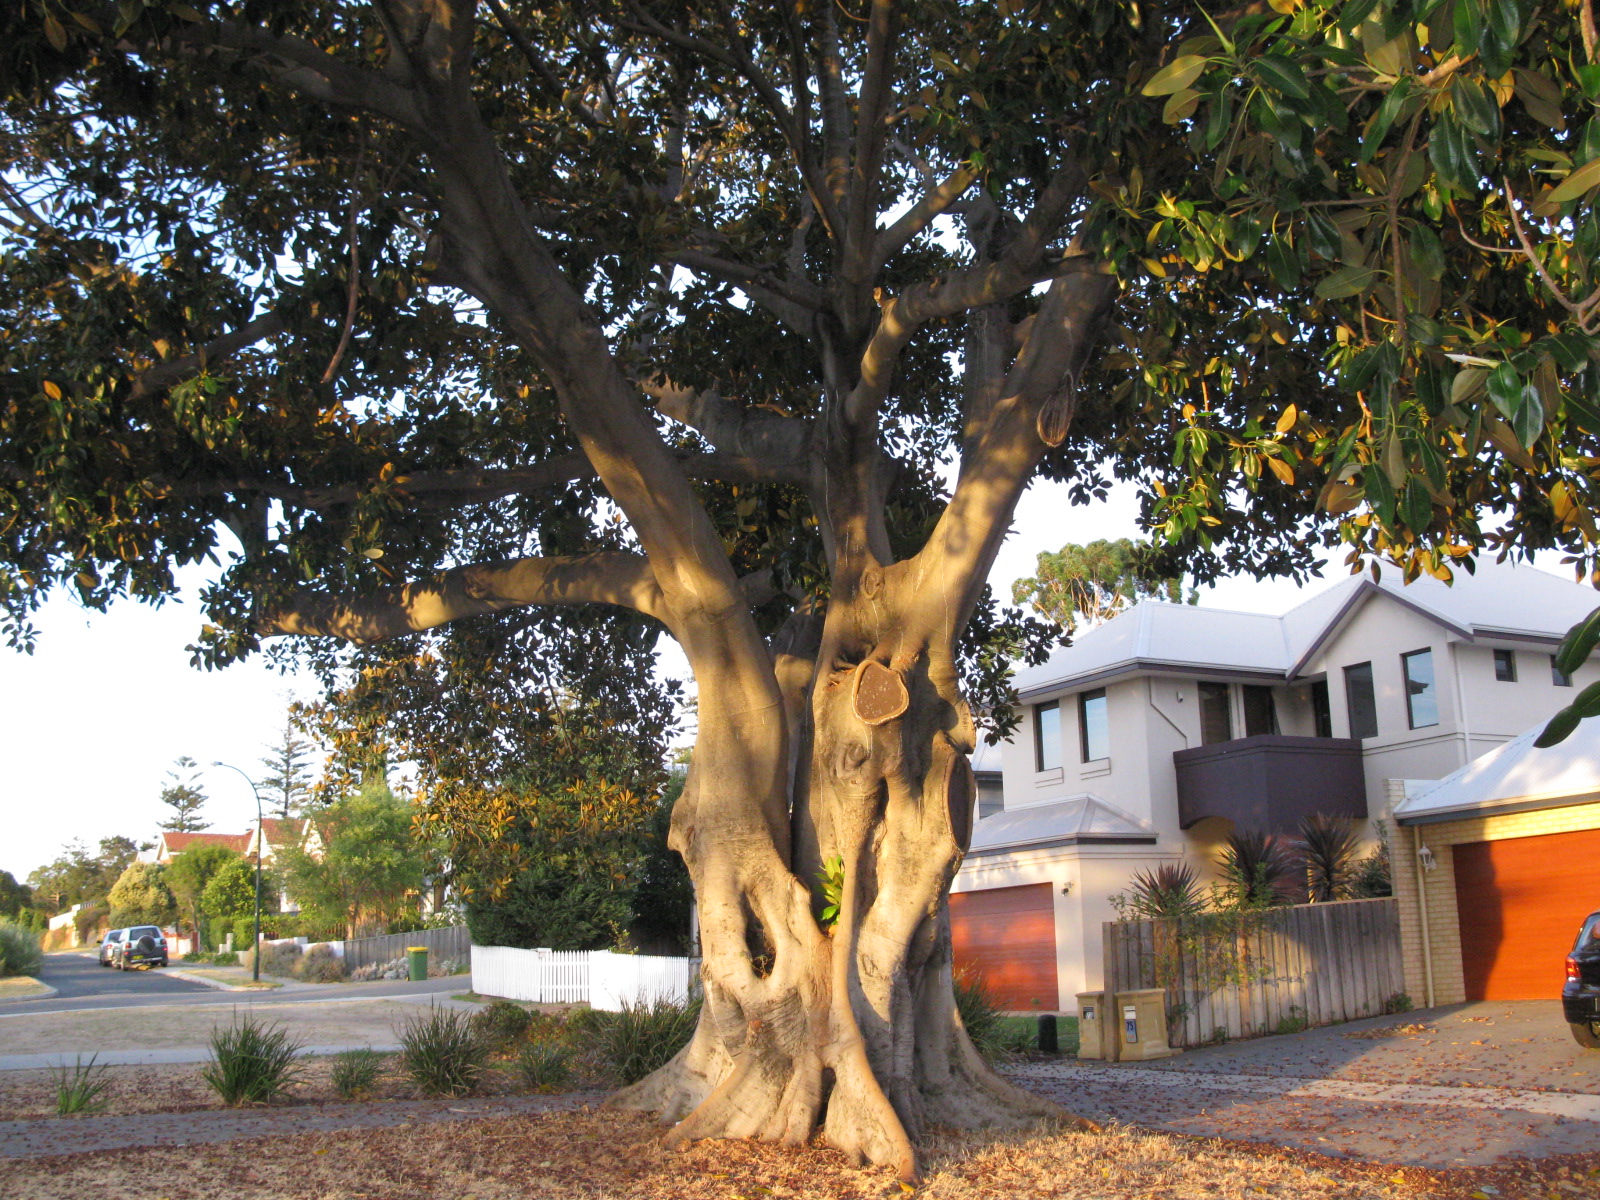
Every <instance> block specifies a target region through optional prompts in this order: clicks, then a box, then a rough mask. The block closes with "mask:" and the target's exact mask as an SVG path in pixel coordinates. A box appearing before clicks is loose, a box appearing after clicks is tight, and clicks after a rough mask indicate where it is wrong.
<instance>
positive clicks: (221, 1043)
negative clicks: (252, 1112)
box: [200, 1016, 301, 1105]
mask: <svg viewBox="0 0 1600 1200" xmlns="http://www.w3.org/2000/svg"><path fill="white" fill-rule="evenodd" d="M300 1049H301V1047H300V1043H299V1042H297V1041H295V1040H294V1039H293V1038H291V1037H290V1036H289V1032H288V1030H286V1029H285V1028H284V1027H283V1026H282V1025H277V1024H273V1023H269V1022H265V1021H257V1020H256V1019H255V1018H254V1017H251V1016H246V1017H244V1018H242V1019H236V1020H235V1021H234V1023H233V1024H232V1025H231V1026H229V1027H228V1028H227V1029H221V1028H218V1029H216V1030H213V1031H212V1034H211V1061H210V1062H209V1063H207V1064H206V1066H205V1067H204V1068H203V1069H202V1070H201V1072H200V1077H201V1078H202V1079H204V1080H205V1081H206V1082H207V1083H209V1084H210V1085H211V1087H212V1088H213V1090H215V1091H216V1093H217V1095H219V1096H221V1097H222V1099H223V1102H224V1103H227V1104H234V1105H238V1104H265V1103H269V1102H270V1101H273V1100H276V1099H277V1098H278V1097H279V1096H281V1095H282V1094H283V1093H284V1090H285V1089H286V1088H288V1087H289V1085H290V1084H292V1083H294V1082H295V1081H296V1080H297V1079H298V1078H299V1077H300V1065H299V1063H298V1062H297V1061H296V1059H297V1058H298V1057H299V1055H300Z"/></svg>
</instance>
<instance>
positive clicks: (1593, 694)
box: [1567, 683, 1600, 720]
mask: <svg viewBox="0 0 1600 1200" xmlns="http://www.w3.org/2000/svg"><path fill="white" fill-rule="evenodd" d="M1567 707H1568V708H1570V709H1571V710H1572V711H1573V712H1575V713H1577V714H1578V715H1579V716H1580V717H1582V718H1584V719H1585V720H1587V719H1588V718H1590V717H1600V683H1591V684H1590V685H1589V686H1588V687H1586V688H1584V689H1583V691H1581V692H1579V693H1578V695H1577V697H1576V698H1575V699H1574V700H1573V701H1572V703H1571V704H1569V705H1567Z"/></svg>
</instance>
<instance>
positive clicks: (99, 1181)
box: [3, 1111, 1600, 1200]
mask: <svg viewBox="0 0 1600 1200" xmlns="http://www.w3.org/2000/svg"><path fill="white" fill-rule="evenodd" d="M659 1134H660V1129H659V1127H658V1126H656V1125H655V1124H654V1123H653V1122H652V1121H650V1120H649V1119H647V1118H645V1117H641V1116H637V1115H633V1114H625V1113H614V1112H606V1111H598V1112H596V1111H579V1112H567V1113H551V1114H547V1115H540V1116H515V1117H504V1118H490V1119H484V1120H478V1121H472V1122H468V1123H463V1124H458V1125H452V1126H448V1127H431V1128H404V1127H402V1128H395V1129H382V1130H357V1131H348V1132H341V1133H333V1134H311V1135H303V1136H293V1137H277V1138H264V1139H258V1140H255V1141H251V1142H235V1143H231V1144H226V1145H207V1146H193V1147H187V1148H185V1149H184V1150H183V1151H182V1152H180V1153H175V1152H173V1151H172V1150H170V1149H152V1150H141V1151H117V1152H105V1153H97V1154H83V1155H72V1156H59V1157H55V1158H45V1159H30V1160H25V1161H12V1162H9V1163H6V1164H5V1170H4V1174H3V1178H4V1180H5V1185H6V1187H5V1190H6V1191H7V1193H8V1194H10V1195H14V1196H26V1197H29V1198H30V1200H81V1197H83V1196H86V1195H93V1196H95V1197H104V1198H105V1200H121V1198H132V1197H138V1198H139V1200H163V1198H164V1200H210V1198H211V1197H215V1196H217V1195H219V1194H220V1193H219V1190H218V1189H219V1184H220V1182H221V1181H223V1180H226V1184H227V1195H229V1196H230V1197H237V1198H238V1200H269V1198H270V1200H298V1198H301V1197H305V1198H307V1200H312V1198H315V1200H390V1198H392V1197H400V1196H404V1197H407V1198H408V1200H430V1198H435V1197H437V1198H440V1200H443V1198H445V1197H448V1198H449V1200H500V1198H502V1197H504V1198H505V1200H511V1198H513V1197H515V1198H517V1200H524V1198H527V1200H540V1198H545V1197H548V1198H551V1200H554V1198H557V1197H560V1198H562V1200H566V1198H573V1200H601V1198H604V1200H656V1198H672V1200H679V1198H681V1200H758V1198H765V1197H778V1198H781V1200H869V1198H878V1197H888V1196H899V1195H904V1194H905V1189H903V1188H902V1186H901V1185H900V1184H899V1182H898V1181H896V1180H895V1179H894V1178H893V1177H892V1176H891V1175H890V1174H889V1173H887V1172H885V1171H881V1170H879V1171H872V1170H869V1171H858V1170H855V1169H853V1168H851V1167H850V1166H849V1165H848V1164H847V1163H846V1162H845V1160H844V1158H843V1157H842V1156H841V1155H839V1154H837V1153H835V1152H833V1151H831V1150H827V1149H823V1148H820V1147H805V1148H801V1149H795V1150H784V1149H780V1148H777V1147H773V1146H766V1145H760V1144H756V1143H751V1142H703V1143H699V1144H697V1145H694V1146H692V1147H690V1148H689V1149H688V1150H686V1151H683V1152H671V1151H667V1150H665V1149H663V1148H662V1147H661V1144H660V1140H659ZM925 1162H926V1168H927V1171H926V1179H925V1181H924V1183H923V1184H922V1185H921V1186H920V1187H918V1188H916V1189H915V1191H916V1194H918V1195H922V1196H928V1197H938V1198H940V1200H1026V1198H1031V1197H1041V1198H1042V1197H1052V1198H1062V1200H1066V1198H1078V1197H1082V1198H1084V1200H1088V1198H1090V1197H1093V1198H1095V1200H1117V1198H1120V1197H1130V1198H1131V1197H1138V1198H1139V1200H1209V1198H1211V1197H1218V1198H1221V1197H1229V1198H1235V1197H1242V1198H1245V1200H1251V1198H1254V1197H1258V1196H1262V1197H1274V1198H1277V1200H1300V1198H1302V1197H1304V1198H1307V1200H1309V1198H1311V1197H1317V1198H1318V1200H1343V1198H1346V1197H1348V1198H1351V1200H1357V1198H1361V1200H1367V1198H1372V1200H1408V1198H1410V1197H1440V1198H1442V1200H1468V1198H1470V1197H1474V1196H1475V1195H1476V1196H1478V1197H1481V1198H1483V1200H1534V1198H1537V1200H1548V1198H1551V1197H1556V1198H1559V1200H1572V1198H1579V1197H1585V1196H1600V1158H1595V1157H1594V1156H1590V1157H1588V1158H1585V1159H1572V1160H1567V1161H1563V1162H1547V1163H1544V1164H1542V1165H1537V1166H1535V1165H1529V1164H1522V1165H1514V1166H1510V1167H1503V1168H1496V1169H1485V1170H1475V1171H1469V1172H1430V1171H1424V1170H1420V1169H1415V1168H1408V1169H1404V1170H1396V1169H1395V1168H1393V1167H1384V1166H1377V1165H1372V1164H1363V1163H1351V1162H1347V1161H1337V1160H1329V1159H1320V1158H1317V1157H1315V1156H1311V1155H1305V1154H1296V1153H1293V1152H1285V1151H1281V1150H1275V1149H1264V1148H1257V1147H1250V1146H1239V1145H1233V1144H1229V1143H1225V1142H1219V1141H1216V1140H1203V1139H1196V1138H1184V1137H1178V1136H1171V1135H1166V1134H1151V1133H1146V1132H1141V1131H1138V1130H1133V1129H1128V1128H1109V1129H1106V1130H1103V1131H1100V1132H1097V1133H1054V1132H1038V1133H1033V1134H1015V1135H999V1136H997V1135H983V1134H979V1135H966V1136H960V1137H958V1136H953V1135H952V1136H946V1137H942V1138H936V1139H935V1140H934V1141H933V1142H932V1143H931V1144H930V1146H929V1147H928V1149H927V1154H926V1159H925Z"/></svg>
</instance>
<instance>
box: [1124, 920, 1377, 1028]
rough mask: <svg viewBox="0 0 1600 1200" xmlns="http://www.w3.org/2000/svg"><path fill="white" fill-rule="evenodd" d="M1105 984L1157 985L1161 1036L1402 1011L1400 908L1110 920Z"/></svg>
mask: <svg viewBox="0 0 1600 1200" xmlns="http://www.w3.org/2000/svg"><path fill="white" fill-rule="evenodd" d="M1102 936H1103V948H1104V951H1105V989H1106V992H1107V993H1108V995H1107V1000H1108V1001H1109V1000H1110V999H1111V997H1110V995H1109V993H1113V992H1125V991H1132V990H1134V989H1136V988H1164V989H1166V993H1167V1031H1168V1041H1169V1044H1171V1045H1172V1046H1174V1047H1179V1046H1200V1045H1205V1044H1207V1043H1209V1042H1217V1041H1221V1040H1223V1039H1224V1038H1228V1039H1233V1038H1247V1037H1257V1036H1260V1035H1261V1034H1267V1033H1280V1032H1282V1033H1289V1032H1294V1031H1296V1030H1299V1029H1304V1028H1307V1027H1309V1026H1312V1025H1331V1024H1334V1023H1335V1022H1339V1021H1354V1020H1357V1019H1359V1018H1361V1017H1373V1016H1379V1015H1381V1014H1383V1013H1385V1012H1395V1011H1400V1008H1401V1007H1402V1006H1403V1005H1404V1002H1403V1001H1401V1000H1399V999H1398V998H1399V997H1401V996H1402V995H1403V994H1404V992H1405V976H1404V972H1403V970H1402V967H1401V960H1400V909H1399V902H1398V901H1396V900H1394V899H1393V898H1387V899H1381V900H1336V901H1332V902H1330V903H1327V904H1296V905H1293V906H1291V907H1286V908H1271V909H1266V910H1263V911H1260V912H1252V913H1239V914H1234V913H1223V914H1208V915H1206V916H1203V917H1194V918H1189V917H1185V918H1165V919H1160V920H1147V921H1107V922H1106V923H1105V924H1104V925H1103V926H1102Z"/></svg>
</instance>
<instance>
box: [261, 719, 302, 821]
mask: <svg viewBox="0 0 1600 1200" xmlns="http://www.w3.org/2000/svg"><path fill="white" fill-rule="evenodd" d="M310 757H311V743H310V742H308V741H306V740H305V738H303V737H301V736H300V735H299V732H298V731H297V730H296V729H295V727H294V722H293V721H292V720H289V719H288V718H285V719H284V722H283V738H282V740H281V741H279V742H278V744H277V745H275V746H274V747H273V748H272V752H271V753H270V754H268V755H267V756H266V757H265V758H263V759H262V760H261V765H262V766H263V767H265V768H266V769H267V774H266V776H265V778H263V779H262V780H261V781H260V785H261V790H262V791H263V792H264V793H267V794H269V795H272V796H273V797H274V798H273V799H272V801H271V804H272V807H273V808H275V809H277V811H278V815H279V816H281V817H282V818H283V819H284V820H285V821H287V820H288V819H289V818H290V817H293V816H296V815H297V814H298V813H299V811H300V809H301V806H302V805H303V804H304V803H305V800H306V798H307V796H308V795H309V794H310V791H311V770H310V768H309V767H308V766H307V765H306V764H307V761H308V760H309V759H310Z"/></svg>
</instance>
